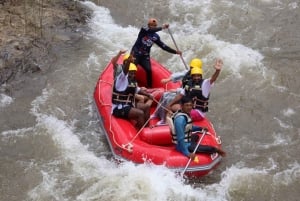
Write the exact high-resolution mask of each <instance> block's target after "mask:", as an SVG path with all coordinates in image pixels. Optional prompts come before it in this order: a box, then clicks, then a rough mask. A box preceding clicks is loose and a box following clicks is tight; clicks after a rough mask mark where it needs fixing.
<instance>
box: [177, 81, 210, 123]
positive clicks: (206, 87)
mask: <svg viewBox="0 0 300 201" xmlns="http://www.w3.org/2000/svg"><path fill="white" fill-rule="evenodd" d="M212 86H213V84H211V83H210V79H204V80H203V81H202V84H201V95H202V96H203V97H204V98H208V97H209V93H210V90H211V87H212ZM180 94H181V95H183V96H186V95H188V93H187V92H186V90H185V88H182V89H181V91H180ZM191 98H193V97H191ZM195 110H197V112H199V114H200V115H201V116H202V117H203V118H204V117H205V113H206V112H205V111H202V110H199V109H196V108H195ZM193 121H196V119H193Z"/></svg>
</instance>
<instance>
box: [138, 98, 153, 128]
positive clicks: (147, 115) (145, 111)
mask: <svg viewBox="0 0 300 201" xmlns="http://www.w3.org/2000/svg"><path fill="white" fill-rule="evenodd" d="M137 108H138V109H140V110H142V111H143V116H144V122H143V124H144V123H145V122H146V121H147V120H148V119H149V118H150V106H149V105H148V104H143V103H138V104H137Z"/></svg>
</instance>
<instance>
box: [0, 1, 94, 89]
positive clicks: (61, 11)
mask: <svg viewBox="0 0 300 201" xmlns="http://www.w3.org/2000/svg"><path fill="white" fill-rule="evenodd" d="M89 16H90V12H89V11H88V10H87V9H86V8H85V7H83V6H82V5H81V4H80V2H78V1H71V0H23V1H17V0H0V47H1V48H0V86H3V85H5V84H9V83H12V82H13V81H14V80H16V79H20V78H21V77H22V76H23V75H24V74H28V73H29V74H38V72H41V71H43V70H47V69H49V68H51V63H52V62H53V60H54V59H55V55H56V54H57V53H56V52H55V51H54V49H59V46H62V45H64V44H65V43H70V42H72V41H77V40H78V39H79V38H80V37H82V34H81V33H80V31H78V30H79V29H81V28H84V27H85V24H86V21H87V19H88V18H89Z"/></svg>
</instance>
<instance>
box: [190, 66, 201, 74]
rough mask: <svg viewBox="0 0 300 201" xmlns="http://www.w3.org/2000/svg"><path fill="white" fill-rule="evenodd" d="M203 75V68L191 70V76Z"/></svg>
mask: <svg viewBox="0 0 300 201" xmlns="http://www.w3.org/2000/svg"><path fill="white" fill-rule="evenodd" d="M197 74H198V75H199V74H200V75H202V74H203V71H202V69H201V68H197V67H196V68H192V70H191V75H197Z"/></svg>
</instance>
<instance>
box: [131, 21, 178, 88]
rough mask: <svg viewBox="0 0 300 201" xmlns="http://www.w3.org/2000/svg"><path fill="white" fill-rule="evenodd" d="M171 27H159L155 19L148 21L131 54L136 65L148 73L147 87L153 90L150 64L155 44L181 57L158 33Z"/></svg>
mask: <svg viewBox="0 0 300 201" xmlns="http://www.w3.org/2000/svg"><path fill="white" fill-rule="evenodd" d="M168 27H169V24H163V26H162V27H157V20H156V19H154V18H150V19H149V21H148V26H147V27H142V28H141V30H140V32H139V34H138V38H137V39H136V41H135V43H134V45H133V47H132V50H131V54H133V55H134V57H135V58H136V60H135V62H134V63H135V64H136V65H138V64H139V65H141V66H142V68H143V69H144V70H145V71H146V73H147V85H148V86H147V87H148V88H151V87H152V71H151V70H152V69H151V63H150V50H151V47H152V45H153V43H155V44H156V45H158V46H159V47H160V48H162V49H163V50H165V51H167V52H169V53H172V54H179V55H181V54H182V53H181V51H179V50H178V51H177V50H174V49H172V48H170V47H169V46H167V45H166V44H164V43H163V42H162V41H161V40H160V37H159V35H158V34H157V33H156V32H158V31H161V30H162V29H167V28H168Z"/></svg>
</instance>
